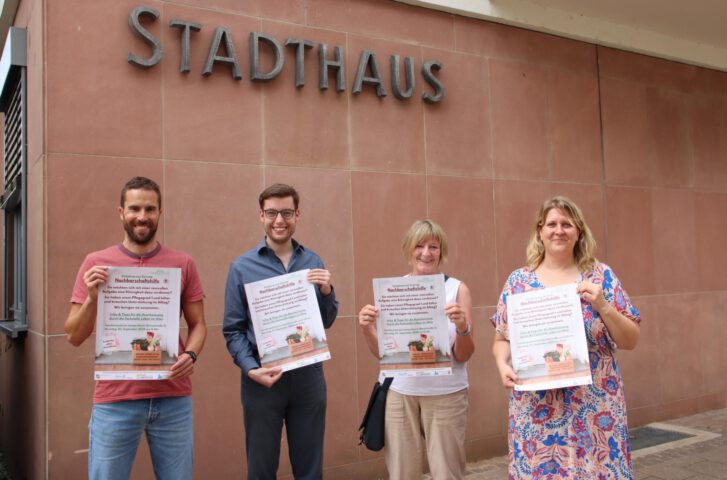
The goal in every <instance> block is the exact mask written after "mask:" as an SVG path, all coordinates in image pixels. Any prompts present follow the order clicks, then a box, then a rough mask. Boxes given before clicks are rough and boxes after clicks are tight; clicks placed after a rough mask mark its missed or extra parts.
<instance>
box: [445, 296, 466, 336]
mask: <svg viewBox="0 0 727 480" xmlns="http://www.w3.org/2000/svg"><path fill="white" fill-rule="evenodd" d="M444 314H445V315H447V318H449V321H450V322H452V323H454V326H455V327H456V328H457V331H458V332H459V333H464V332H466V331H467V315H466V314H465V312H464V309H463V308H462V307H461V306H460V305H459V304H458V303H450V304H449V305H447V306H445V307H444Z"/></svg>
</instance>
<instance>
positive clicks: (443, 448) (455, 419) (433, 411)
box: [384, 389, 469, 480]
mask: <svg viewBox="0 0 727 480" xmlns="http://www.w3.org/2000/svg"><path fill="white" fill-rule="evenodd" d="M468 405H469V403H468V401H467V390H466V389H465V390H461V391H459V392H455V393H450V394H448V395H431V396H416V395H402V394H400V393H396V392H395V391H393V390H389V393H388V395H387V398H386V447H385V450H384V453H385V459H386V468H387V469H388V470H389V477H390V479H391V480H421V477H422V474H423V473H424V472H423V465H424V458H425V455H424V452H425V451H426V458H427V459H428V460H429V471H430V473H431V474H432V478H433V479H434V480H457V479H461V478H464V470H465V450H464V437H465V428H466V426H467V408H468ZM425 449H426V450H425Z"/></svg>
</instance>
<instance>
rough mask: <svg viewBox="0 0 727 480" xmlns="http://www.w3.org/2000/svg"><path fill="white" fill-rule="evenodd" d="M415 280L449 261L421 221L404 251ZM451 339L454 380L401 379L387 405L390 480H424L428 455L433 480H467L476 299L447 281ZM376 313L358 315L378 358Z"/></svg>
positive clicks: (443, 243) (435, 228)
mask: <svg viewBox="0 0 727 480" xmlns="http://www.w3.org/2000/svg"><path fill="white" fill-rule="evenodd" d="M402 250H403V252H404V258H406V259H407V260H408V262H409V265H410V266H411V275H434V274H437V273H441V272H440V267H441V264H442V262H444V260H445V259H446V257H447V237H446V235H445V233H444V230H442V227H440V226H439V225H438V224H437V223H435V222H433V221H431V220H418V221H416V222H414V224H413V225H412V226H411V227H410V228H409V231H408V232H407V234H406V236H405V237H404V243H403V245H402ZM445 279H446V281H445V290H446V297H447V298H446V304H447V305H446V307H445V308H444V312H445V314H446V315H447V317H448V318H449V320H450V324H449V338H450V342H451V345H452V353H453V356H454V359H453V362H452V363H453V365H452V375H446V376H437V377H410V378H409V377H407V378H402V377H399V378H396V379H395V380H394V381H393V383H392V384H391V387H390V389H389V394H388V396H387V400H386V439H385V442H386V443H385V452H384V453H385V458H386V468H387V469H388V470H389V475H390V478H391V480H409V479H412V480H413V479H416V480H419V479H420V478H421V476H422V473H423V463H424V451H425V448H426V456H427V459H428V460H429V470H430V472H431V474H432V477H433V478H434V480H450V479H460V478H464V470H465V449H464V439H465V427H466V425H467V408H468V402H467V387H468V383H467V360H469V358H470V357H471V356H472V353H473V352H474V350H475V344H474V340H473V338H472V296H471V295H470V290H469V288H467V285H465V284H464V283H463V282H460V281H459V280H457V279H455V278H452V277H446V276H445ZM377 315H378V312H377V309H376V307H374V306H373V305H366V306H365V307H363V308H362V309H361V311H360V312H359V314H358V321H359V325H360V326H361V328H362V330H363V333H364V336H365V338H366V343H367V344H368V346H369V349H370V350H371V353H373V354H374V356H375V357H376V358H379V346H378V340H377V337H376V316H377Z"/></svg>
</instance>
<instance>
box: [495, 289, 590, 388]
mask: <svg viewBox="0 0 727 480" xmlns="http://www.w3.org/2000/svg"><path fill="white" fill-rule="evenodd" d="M576 288H577V286H576V284H569V285H562V286H559V287H551V288H545V289H540V290H531V291H529V292H525V293H518V294H515V295H510V296H509V297H508V298H507V323H508V328H509V331H510V353H511V356H512V367H513V370H515V373H516V374H517V376H518V379H519V380H518V384H516V385H515V390H548V389H551V388H563V387H573V386H576V385H590V384H591V383H593V380H592V379H591V367H590V362H589V357H588V344H587V342H586V332H585V327H584V324H583V312H582V310H581V299H580V297H579V296H578V293H577V291H576Z"/></svg>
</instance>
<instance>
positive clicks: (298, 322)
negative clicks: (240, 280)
mask: <svg viewBox="0 0 727 480" xmlns="http://www.w3.org/2000/svg"><path fill="white" fill-rule="evenodd" d="M307 277H308V270H300V271H297V272H293V273H288V274H285V275H279V276H277V277H273V278H268V279H266V280H261V281H259V282H252V283H246V284H245V294H246V295H247V303H248V305H249V307H250V318H251V320H252V328H253V331H254V332H255V339H256V341H257V348H258V355H259V356H260V363H261V364H262V365H263V366H264V367H278V366H279V367H281V368H282V369H283V371H284V372H285V371H288V370H293V369H295V368H300V367H304V366H306V365H311V364H313V363H318V362H322V361H324V360H329V359H330V358H331V353H330V351H329V350H328V342H327V340H326V331H325V329H324V327H323V320H322V318H321V311H320V309H319V307H318V300H317V298H316V291H315V287H314V286H313V284H312V283H310V282H309V281H308V278H307Z"/></svg>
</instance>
